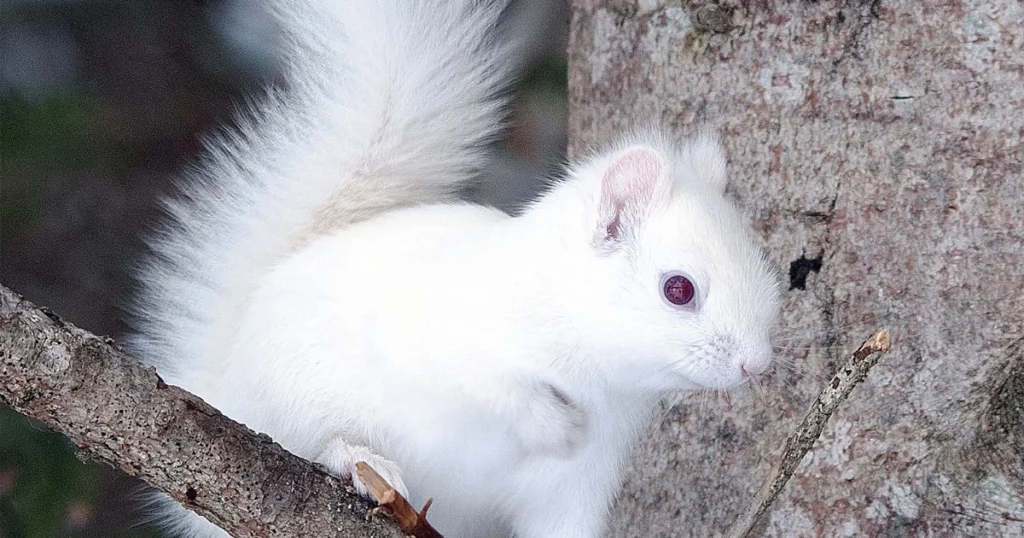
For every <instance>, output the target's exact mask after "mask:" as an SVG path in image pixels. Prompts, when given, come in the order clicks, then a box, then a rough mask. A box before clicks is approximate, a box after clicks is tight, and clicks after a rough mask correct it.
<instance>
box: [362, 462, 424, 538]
mask: <svg viewBox="0 0 1024 538" xmlns="http://www.w3.org/2000/svg"><path fill="white" fill-rule="evenodd" d="M356 474H357V475H358V476H359V480H360V481H362V483H363V485H365V486H366V489H367V490H369V491H370V495H372V496H373V498H374V499H375V500H376V501H377V504H378V506H379V508H380V510H381V511H382V512H384V513H385V514H387V515H388V516H389V517H391V519H393V520H395V523H398V528H400V529H402V532H404V533H405V534H407V535H409V536H413V537H415V538H444V537H443V536H441V533H439V532H437V530H435V529H434V527H431V526H430V523H427V510H429V509H430V503H431V501H432V499H427V502H426V503H425V504H424V505H423V509H422V510H420V511H419V512H417V511H416V509H415V508H413V507H412V505H411V504H409V501H407V500H405V497H402V495H401V494H400V493H398V492H397V491H395V488H393V487H391V484H388V482H387V480H384V478H382V477H381V476H380V475H379V474H377V471H374V470H373V467H370V466H369V465H368V464H366V463H365V462H362V461H360V462H357V463H356Z"/></svg>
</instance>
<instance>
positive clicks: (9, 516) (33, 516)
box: [0, 406, 97, 538]
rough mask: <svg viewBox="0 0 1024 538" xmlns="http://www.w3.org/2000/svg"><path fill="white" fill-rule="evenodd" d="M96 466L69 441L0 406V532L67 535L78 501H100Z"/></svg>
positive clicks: (81, 502)
mask: <svg viewBox="0 0 1024 538" xmlns="http://www.w3.org/2000/svg"><path fill="white" fill-rule="evenodd" d="M96 474H97V469H95V467H94V466H90V465H86V464H83V463H82V462H81V461H79V460H78V459H77V458H76V457H75V456H74V453H73V452H72V447H71V446H70V444H69V443H68V441H67V440H66V439H64V438H63V437H62V436H60V435H57V434H55V433H52V432H49V431H46V430H44V429H42V428H41V427H39V426H37V425H36V424H33V423H32V422H30V421H29V419H27V418H25V417H23V416H21V415H19V414H18V413H16V412H15V411H14V410H13V409H11V408H9V407H7V406H0V530H2V534H3V535H4V536H11V537H15V536H24V537H26V538H32V537H49V536H59V535H61V534H62V532H61V531H62V527H64V526H65V525H66V524H67V521H66V520H67V517H66V516H67V514H68V511H69V508H70V507H71V506H72V505H73V504H77V505H81V506H91V505H92V504H93V503H94V501H95V490H94V489H93V488H90V484H94V483H95V477H96Z"/></svg>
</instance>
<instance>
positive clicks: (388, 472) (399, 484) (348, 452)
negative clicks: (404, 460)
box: [317, 439, 409, 499]
mask: <svg viewBox="0 0 1024 538" xmlns="http://www.w3.org/2000/svg"><path fill="white" fill-rule="evenodd" d="M317 461H318V462H320V463H321V464H323V465H324V466H326V467H327V468H328V469H329V470H330V471H331V472H332V473H334V474H335V475H337V476H339V477H341V478H345V479H348V480H351V481H352V486H353V487H354V488H356V492H357V493H359V494H360V495H362V496H363V497H366V498H368V499H372V497H371V496H370V492H369V491H368V490H367V489H366V485H364V484H363V482H362V481H361V480H359V475H357V474H356V463H358V462H360V461H362V462H366V464H367V465H369V466H370V467H372V468H373V470H374V471H377V474H379V475H380V476H381V478H383V479H384V480H386V481H387V482H388V484H391V487H393V488H395V491H397V492H398V493H400V494H402V496H403V497H405V498H406V499H408V498H409V491H408V489H407V488H406V487H405V482H404V481H403V480H402V472H401V470H400V469H399V468H398V464H397V463H395V462H393V461H391V460H389V459H387V458H385V457H383V456H379V455H377V454H375V453H374V452H373V451H372V450H370V449H369V448H366V447H364V446H352V445H349V444H348V443H346V442H345V441H343V440H341V439H336V440H334V441H332V442H331V444H330V445H329V446H328V447H327V449H326V450H324V452H323V454H321V456H320V457H319V458H317Z"/></svg>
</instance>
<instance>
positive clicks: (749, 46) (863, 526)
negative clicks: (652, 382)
mask: <svg viewBox="0 0 1024 538" xmlns="http://www.w3.org/2000/svg"><path fill="white" fill-rule="evenodd" d="M1022 28H1024V4H1022V3H1021V2H1019V1H1012V0H1001V1H992V2H986V1H982V0H971V1H965V2H956V3H951V4H949V5H944V6H938V5H935V4H934V3H930V2H913V1H910V0H902V1H896V2H878V1H873V2H799V3H797V2H779V3H775V2H763V3H753V2H736V1H728V2H723V3H722V4H717V5H714V4H706V3H702V2H688V1H683V2H652V1H649V0H638V1H637V0H607V1H596V0H576V1H575V2H574V6H573V22H572V35H571V37H570V76H569V84H570V125H569V129H570V145H571V146H572V148H585V147H589V146H593V145H599V144H600V143H602V142H605V141H608V140H610V139H611V138H612V137H613V136H614V134H615V133H617V132H620V131H622V130H623V129H628V128H631V127H634V126H643V123H637V119H640V120H646V121H649V122H651V123H654V124H660V125H664V126H668V127H671V128H675V129H676V130H677V131H679V132H684V133H685V132H689V131H691V130H692V129H693V127H694V126H695V124H698V123H701V122H706V123H708V124H709V125H711V126H712V127H714V128H716V129H717V130H718V131H719V132H720V133H721V134H722V138H723V142H724V143H725V146H726V148H727V150H728V153H729V157H730V159H729V160H730V174H731V182H732V191H733V192H734V193H735V194H736V195H737V196H738V197H739V198H740V199H741V201H742V202H743V204H744V205H745V206H746V207H748V208H749V210H750V213H751V215H752V216H753V219H754V222H755V225H756V226H757V228H758V230H760V231H761V232H762V233H763V235H764V237H765V238H766V241H767V244H768V247H769V250H770V252H771V256H772V258H773V260H774V261H775V262H776V263H777V265H778V267H779V268H780V270H781V272H782V273H783V278H784V279H785V280H786V283H787V284H788V288H789V291H788V292H787V293H786V294H785V299H784V307H783V309H784V314H783V324H782V328H781V330H780V337H779V339H778V343H779V345H780V347H781V349H780V351H779V355H781V356H784V357H790V358H791V359H792V361H793V362H794V363H795V367H794V368H793V369H792V371H787V370H786V369H777V370H778V371H777V372H776V374H777V375H775V376H774V377H773V378H772V379H771V380H769V381H768V382H767V383H766V386H765V390H764V391H763V392H764V395H763V396H759V395H757V394H756V393H754V392H752V391H749V390H748V391H740V392H737V393H734V394H732V395H731V396H730V397H728V398H723V397H718V398H711V399H710V401H704V402H701V400H700V397H699V396H695V397H688V398H685V399H684V400H683V404H682V405H680V406H677V407H675V408H673V409H671V410H669V411H667V412H666V414H665V419H664V420H663V421H662V422H661V423H660V424H659V426H658V427H657V428H656V433H655V435H654V438H653V439H652V440H651V441H650V442H649V443H647V444H645V446H644V447H642V449H641V451H640V453H639V455H638V457H637V458H636V461H635V469H634V471H633V472H632V474H631V477H630V479H629V480H628V483H627V485H626V489H625V491H624V492H623V493H622V495H621V497H620V500H619V503H618V505H617V507H616V509H615V511H614V520H613V523H612V528H611V531H610V533H609V535H612V536H622V537H634V536H635V537H639V536H643V537H657V536H689V535H692V536H714V535H720V534H722V533H723V532H725V531H726V530H727V529H728V528H729V526H730V524H731V523H732V521H733V520H734V519H735V518H736V517H737V516H738V515H739V514H740V513H741V512H742V511H743V510H744V509H745V507H746V506H747V504H748V503H749V501H750V499H751V497H752V495H753V494H754V492H755V489H756V488H757V486H758V485H759V484H760V481H761V479H762V478H763V476H764V475H765V474H766V472H767V470H768V469H769V468H770V466H771V464H772V462H773V459H774V458H777V457H778V447H779V445H780V443H781V441H782V439H783V438H784V437H785V436H786V435H787V433H788V432H789V431H790V430H791V429H792V428H793V427H794V426H795V424H796V422H797V421H798V420H799V419H800V418H801V416H802V415H803V410H804V409H805V408H806V407H807V405H808V404H809V403H810V401H811V399H812V398H813V397H814V395H815V394H816V393H817V390H818V389H819V388H820V387H821V386H822V384H823V383H824V382H825V380H826V376H828V375H829V374H830V373H831V372H832V370H833V369H834V367H835V366H836V361H837V360H839V359H840V358H841V357H842V355H843V353H844V352H845V351H848V350H849V348H850V347H852V346H853V345H855V344H856V343H858V342H859V341H860V340H862V339H863V338H864V337H865V336H867V335H868V334H869V333H870V332H871V331H872V330H873V329H874V328H876V327H878V326H886V327H891V328H892V329H893V349H892V351H891V352H890V355H889V356H887V357H886V359H885V360H884V361H882V362H881V363H880V364H879V365H878V366H877V367H876V368H875V369H874V370H873V371H872V373H871V376H869V378H868V379H867V381H866V382H865V383H864V384H863V385H861V386H860V387H858V389H857V390H856V391H855V392H854V393H853V396H852V397H851V398H850V400H849V401H848V402H847V403H846V404H845V407H842V408H840V409H839V411H838V412H837V414H836V415H835V416H833V418H832V420H831V422H830V423H829V425H828V426H827V428H826V430H825V432H824V434H823V436H822V438H821V440H820V441H819V442H818V444H817V446H816V448H815V449H814V450H813V451H812V452H811V453H810V454H809V455H808V457H807V458H806V459H805V460H804V462H803V464H802V465H801V466H800V467H799V468H798V470H797V472H796V474H795V476H794V477H793V480H791V481H790V482H789V484H788V485H787V487H786V490H785V491H784V492H783V494H782V496H781V497H780V498H779V500H778V501H777V502H776V503H775V505H774V507H773V509H772V511H771V513H770V516H769V517H768V518H766V526H765V527H764V529H763V531H762V532H763V534H764V535H767V536H814V535H819V536H902V535H942V536H949V535H956V536H999V535H1003V536H1021V535H1024V306H1022V305H1024V269H1022V268H1024V225H1022V223H1024V172H1022V163H1024V141H1022V137H1024V30H1022ZM572 148H571V151H572ZM573 153H576V151H573ZM701 404H702V405H701Z"/></svg>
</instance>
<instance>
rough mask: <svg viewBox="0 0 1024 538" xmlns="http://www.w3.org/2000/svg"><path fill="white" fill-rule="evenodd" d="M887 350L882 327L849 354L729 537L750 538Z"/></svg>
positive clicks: (788, 439)
mask: <svg viewBox="0 0 1024 538" xmlns="http://www.w3.org/2000/svg"><path fill="white" fill-rule="evenodd" d="M886 351H889V330H888V329H883V330H881V331H878V332H877V333H875V334H874V335H872V336H871V338H868V339H867V340H866V341H865V342H864V343H863V344H861V345H860V347H859V348H857V351H854V352H853V354H852V355H850V358H849V359H847V361H846V364H844V365H843V366H842V367H841V368H839V370H837V371H836V373H835V375H833V376H832V378H831V379H830V380H829V382H828V384H827V385H825V388H823V389H821V392H819V393H818V398H817V399H816V400H814V403H813V404H812V405H811V408H810V409H809V410H808V411H807V415H806V416H804V420H803V422H801V423H800V426H798V427H797V429H796V431H795V432H793V434H792V435H790V436H789V438H787V439H786V444H785V447H784V449H783V451H782V457H781V458H779V461H778V462H776V463H775V466H774V467H773V468H772V472H770V473H768V476H767V477H766V478H765V480H764V482H763V483H762V484H761V489H760V490H759V491H758V492H757V496H756V497H755V498H754V502H753V503H751V505H750V507H749V509H748V510H747V512H746V513H745V514H744V515H743V517H742V518H740V519H739V520H737V522H736V524H735V525H734V526H733V528H732V531H731V532H730V533H729V536H731V537H733V538H747V537H749V536H753V535H754V529H755V528H756V526H757V523H758V521H760V519H761V517H762V516H763V515H764V514H765V513H766V512H767V511H768V508H769V507H771V505H772V502H774V501H775V498H776V497H778V495H779V492H781V491H782V487H783V486H785V485H786V482H788V481H789V478H790V477H791V476H793V472H794V471H796V468H797V466H798V465H800V462H801V461H802V460H803V459H804V456H806V455H807V452H809V451H810V450H811V447H813V446H814V442H815V441H817V440H818V437H819V436H820V435H821V431H822V430H823V429H824V428H825V423H826V422H828V419H829V417H831V416H832V412H833V411H835V410H836V408H837V407H839V404H841V403H843V401H844V400H846V398H848V397H849V396H850V393H851V392H852V391H853V388H854V387H856V386H857V385H859V384H860V382H861V381H864V378H865V377H867V375H868V371H869V370H871V367H872V366H874V365H875V363H877V362H878V359H880V358H882V354H883V353H885V352H886Z"/></svg>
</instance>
